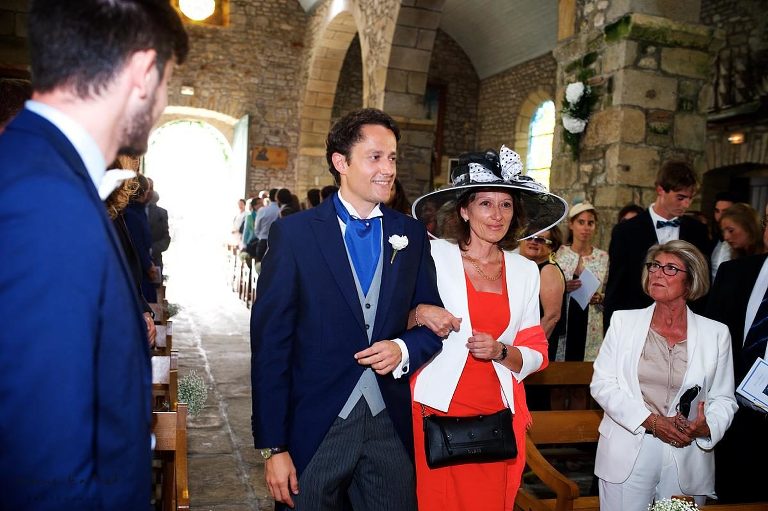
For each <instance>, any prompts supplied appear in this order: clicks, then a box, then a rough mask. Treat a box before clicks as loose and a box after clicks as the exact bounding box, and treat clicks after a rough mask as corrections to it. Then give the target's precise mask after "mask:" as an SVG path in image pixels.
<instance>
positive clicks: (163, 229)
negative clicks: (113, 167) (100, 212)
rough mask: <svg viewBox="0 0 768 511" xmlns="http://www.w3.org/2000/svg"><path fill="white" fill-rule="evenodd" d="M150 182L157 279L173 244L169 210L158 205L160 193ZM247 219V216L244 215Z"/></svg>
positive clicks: (150, 206)
mask: <svg viewBox="0 0 768 511" xmlns="http://www.w3.org/2000/svg"><path fill="white" fill-rule="evenodd" d="M147 181H148V182H149V190H150V193H149V200H148V201H147V221H148V222H149V233H150V234H151V235H152V250H151V251H150V253H151V254H152V263H154V265H155V266H156V267H157V268H158V275H157V279H158V280H159V279H160V278H161V276H162V273H163V252H165V251H166V250H168V247H169V246H170V244H171V234H170V232H168V210H167V209H165V208H162V207H160V206H158V205H157V202H158V201H159V200H160V194H159V193H157V191H156V190H155V183H154V182H153V181H152V179H151V178H149V177H148V178H147ZM243 219H245V217H243Z"/></svg>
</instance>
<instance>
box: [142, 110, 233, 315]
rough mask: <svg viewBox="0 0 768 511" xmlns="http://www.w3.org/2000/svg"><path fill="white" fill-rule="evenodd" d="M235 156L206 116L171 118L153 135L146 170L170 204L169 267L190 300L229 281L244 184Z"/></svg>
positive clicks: (178, 291) (172, 283) (176, 290)
mask: <svg viewBox="0 0 768 511" xmlns="http://www.w3.org/2000/svg"><path fill="white" fill-rule="evenodd" d="M231 158H232V147H231V146H230V144H229V142H228V141H227V139H226V137H225V136H224V135H223V134H222V133H221V132H220V131H219V130H217V129H216V128H214V127H213V126H211V125H210V124H208V123H206V122H202V121H196V120H177V121H172V122H169V123H166V124H164V125H163V126H161V127H159V128H158V129H156V130H155V131H154V132H153V133H152V135H151V136H150V139H149V149H148V151H147V154H146V156H145V157H144V172H145V174H146V175H147V177H150V178H152V179H153V180H154V185H155V191H157V193H158V194H159V196H160V200H159V201H158V205H159V206H161V207H163V208H165V209H166V210H168V225H169V230H170V234H171V244H170V246H169V248H168V250H167V251H166V252H165V253H164V254H163V263H164V268H163V273H164V275H166V276H167V279H168V287H169V291H172V294H173V295H176V296H184V297H185V301H186V300H189V299H193V298H195V297H199V298H200V299H205V297H206V296H208V297H210V296H211V291H215V289H216V288H221V287H222V286H223V285H224V284H223V283H224V282H225V279H224V277H223V276H222V262H223V260H224V253H225V249H224V245H225V244H226V242H227V241H228V240H229V236H231V225H232V219H233V215H234V214H235V212H236V205H237V199H238V198H239V197H241V196H242V193H243V191H242V190H243V186H244V183H236V182H235V181H234V179H232V174H233V170H232V168H231V165H230V161H231ZM238 187H239V189H238Z"/></svg>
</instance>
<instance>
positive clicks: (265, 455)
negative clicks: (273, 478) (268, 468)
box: [261, 449, 272, 460]
mask: <svg viewBox="0 0 768 511" xmlns="http://www.w3.org/2000/svg"><path fill="white" fill-rule="evenodd" d="M261 457H262V458H264V459H265V460H268V459H269V458H271V457H272V449H262V450H261Z"/></svg>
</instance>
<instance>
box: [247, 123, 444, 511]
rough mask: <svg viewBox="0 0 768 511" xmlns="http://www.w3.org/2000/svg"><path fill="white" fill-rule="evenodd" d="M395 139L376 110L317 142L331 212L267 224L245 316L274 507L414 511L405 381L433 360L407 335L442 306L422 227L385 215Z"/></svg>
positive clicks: (258, 431)
mask: <svg viewBox="0 0 768 511" xmlns="http://www.w3.org/2000/svg"><path fill="white" fill-rule="evenodd" d="M398 139H399V129H398V127H397V125H396V123H395V121H394V120H393V119H392V118H391V117H389V116H388V115H387V114H385V113H384V112H382V111H380V110H375V109H363V110H358V111H355V112H352V113H350V114H348V115H347V116H345V117H344V118H342V119H341V120H339V121H338V122H337V123H336V124H335V125H334V127H333V128H332V129H331V132H330V133H329V135H328V139H327V148H326V158H327V160H328V164H329V169H330V171H331V173H332V174H334V176H335V177H336V180H337V182H339V184H340V189H339V191H338V193H337V194H335V195H334V196H333V197H332V198H331V199H330V200H326V201H324V202H322V203H321V204H320V205H319V206H318V207H316V208H312V209H310V210H307V211H304V212H302V213H299V214H295V215H291V216H289V217H286V218H283V219H280V220H278V221H276V222H275V223H274V224H272V228H271V230H270V233H269V248H268V250H267V253H266V255H265V257H264V259H263V260H262V267H261V274H260V275H259V282H258V289H257V300H256V302H255V304H254V306H253V311H252V314H251V349H252V359H251V360H252V362H251V380H252V390H253V418H252V421H253V435H254V444H255V447H256V448H257V449H260V451H261V454H262V456H263V457H264V458H265V460H266V463H265V467H266V469H265V471H266V480H267V485H268V487H269V491H270V493H271V494H272V496H273V497H274V498H275V499H276V500H277V501H278V502H280V503H282V504H278V508H279V509H282V508H284V506H286V505H287V506H288V507H291V508H294V507H295V509H300V510H313V511H315V510H328V511H336V510H339V509H343V508H344V505H345V504H344V503H345V502H347V501H348V502H350V503H351V504H352V507H353V508H354V509H355V510H363V509H364V510H371V511H379V510H391V511H408V510H412V509H416V503H415V489H414V480H413V477H414V476H413V465H412V461H411V459H412V451H413V440H412V433H411V426H410V424H411V417H410V387H409V385H408V375H409V374H411V373H413V372H414V371H416V370H417V369H418V368H419V367H420V366H421V365H422V364H424V363H425V362H426V361H427V360H429V358H430V357H431V356H432V355H434V354H435V353H436V352H437V351H438V350H439V349H440V347H441V341H440V339H439V338H438V337H437V336H436V335H435V334H433V333H432V332H431V331H430V330H428V329H427V328H426V327H417V328H414V329H411V330H406V323H407V319H408V312H409V311H410V309H411V308H413V307H415V306H416V305H417V304H419V303H429V304H441V302H440V297H439V295H438V291H437V282H436V276H435V266H434V262H433V261H432V257H431V256H430V253H429V242H428V239H427V234H426V230H425V228H424V226H423V225H422V224H420V223H419V222H418V221H416V220H414V219H411V218H409V217H407V216H405V215H402V214H400V213H397V212H395V211H393V210H390V209H388V208H386V207H384V206H382V203H383V202H385V201H386V200H387V198H388V197H389V191H390V189H391V187H392V183H393V181H394V179H395V174H396V167H395V159H396V153H397V140H398Z"/></svg>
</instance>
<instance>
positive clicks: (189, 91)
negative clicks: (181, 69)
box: [181, 85, 195, 96]
mask: <svg viewBox="0 0 768 511" xmlns="http://www.w3.org/2000/svg"><path fill="white" fill-rule="evenodd" d="M181 95H182V96H194V95H195V88H194V87H192V86H191V85H182V86H181Z"/></svg>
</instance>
